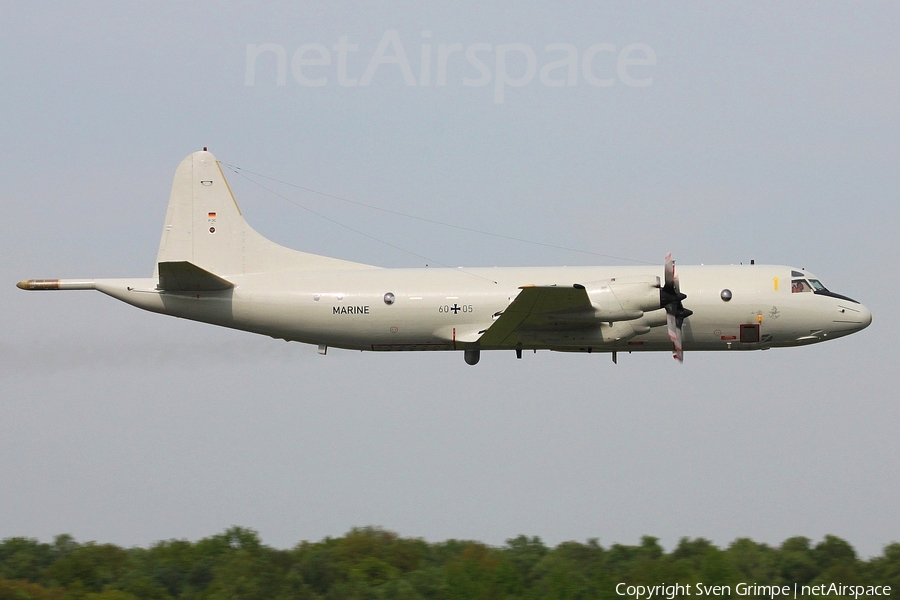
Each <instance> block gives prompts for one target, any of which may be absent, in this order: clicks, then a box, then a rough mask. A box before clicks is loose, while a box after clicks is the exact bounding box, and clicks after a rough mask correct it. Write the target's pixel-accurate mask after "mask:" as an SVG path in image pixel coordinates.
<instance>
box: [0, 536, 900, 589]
mask: <svg viewBox="0 0 900 600" xmlns="http://www.w3.org/2000/svg"><path fill="white" fill-rule="evenodd" d="M698 582H702V583H704V584H706V585H713V584H723V585H731V586H736V585H737V584H738V583H758V584H766V585H775V584H788V585H791V586H793V585H794V583H798V584H801V585H803V584H819V583H842V584H846V585H890V586H891V588H892V596H897V595H898V594H897V592H898V590H900V544H897V543H894V544H890V545H889V546H887V547H885V549H884V553H883V554H882V556H878V557H875V558H872V559H869V560H860V559H859V557H857V555H856V552H855V551H854V550H853V548H852V547H851V546H850V544H848V543H847V542H845V541H844V540H842V539H840V538H837V537H834V536H826V537H825V539H824V540H822V541H821V542H819V543H817V544H813V543H812V542H811V541H810V540H809V539H807V538H804V537H794V538H790V539H788V540H786V541H785V542H784V543H783V544H781V546H779V547H771V546H768V545H766V544H758V543H756V542H754V541H752V540H749V539H746V538H743V539H738V540H736V541H735V542H733V543H732V544H731V545H730V546H728V547H727V548H725V549H719V548H717V547H716V546H714V545H713V544H711V543H710V542H708V541H707V540H704V539H693V540H691V539H687V538H684V539H682V540H681V542H679V544H678V546H677V547H676V548H675V549H674V550H672V551H671V552H668V553H667V552H665V551H664V550H663V548H662V547H661V546H660V545H659V543H658V541H657V540H656V538H652V537H644V538H642V540H641V543H640V544H639V545H636V546H627V545H621V544H614V545H612V546H610V547H608V548H604V547H603V546H601V545H600V544H599V543H598V542H597V540H589V541H588V542H587V543H584V544H582V543H578V542H564V543H562V544H559V545H558V546H556V547H555V548H548V547H547V546H546V545H544V544H543V543H542V542H541V540H540V538H537V537H532V538H528V537H526V536H519V537H517V538H515V539H510V540H508V541H507V543H506V544H505V545H504V546H502V547H499V548H498V547H492V546H487V545H485V544H482V543H479V542H472V541H458V540H450V541H446V542H439V543H428V542H426V541H424V540H421V539H411V538H401V537H399V536H398V535H396V534H394V533H391V532H389V531H384V530H382V529H377V528H361V529H353V530H352V531H350V532H349V533H347V534H346V535H345V536H343V537H339V538H325V539H324V540H322V541H319V542H302V543H300V544H298V545H297V546H296V547H294V548H293V549H290V550H278V549H275V548H270V547H268V546H266V545H264V544H263V543H262V542H261V541H260V539H259V536H258V535H257V533H256V532H254V531H252V530H249V529H244V528H241V527H234V528H231V529H229V530H227V531H225V532H224V533H222V534H220V535H215V536H212V537H209V538H205V539H202V540H199V541H197V542H189V541H183V540H170V541H165V542H158V543H156V544H154V545H153V546H151V547H150V548H120V547H118V546H115V545H112V544H97V543H94V542H88V543H78V542H76V541H75V540H74V539H73V538H72V537H71V536H68V535H60V536H57V538H56V539H55V540H54V542H53V543H50V544H46V543H41V542H39V541H37V540H34V539H27V538H9V539H6V540H3V542H0V600H11V599H16V600H69V599H78V600H133V599H135V598H148V599H154V600H168V599H175V598H184V599H229V600H230V599H242V600H253V599H260V600H262V599H265V600H278V599H289V598H291V599H293V598H297V599H319V598H321V599H335V600H336V599H381V598H384V599H388V598H390V599H396V600H413V599H416V600H418V599H422V600H424V599H441V600H444V599H446V600H455V599H466V600H469V599H485V600H495V599H506V598H509V599H512V598H522V599H531V598H535V599H537V598H541V599H543V598H548V599H564V598H572V599H588V598H616V599H620V600H625V597H624V596H621V595H618V594H617V593H616V585H617V584H619V583H626V584H643V585H657V584H662V583H666V584H674V583H684V584H696V583H698ZM732 589H733V588H732ZM621 590H622V588H620V591H621ZM743 597H747V596H743ZM766 597H768V596H766ZM663 598H664V596H663ZM683 598H684V596H683V595H682V596H679V599H678V600H681V599H683ZM881 598H884V596H881ZM632 600H633V599H632ZM654 600H656V599H654ZM660 600H662V599H660Z"/></svg>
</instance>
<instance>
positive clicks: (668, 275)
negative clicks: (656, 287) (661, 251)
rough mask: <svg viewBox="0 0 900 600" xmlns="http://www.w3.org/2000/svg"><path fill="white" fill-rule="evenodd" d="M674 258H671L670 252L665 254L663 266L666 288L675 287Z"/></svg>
mask: <svg viewBox="0 0 900 600" xmlns="http://www.w3.org/2000/svg"><path fill="white" fill-rule="evenodd" d="M675 281H676V279H675V259H674V258H672V253H671V252H670V253H669V254H666V266H665V283H666V287H667V288H668V289H674V287H675Z"/></svg>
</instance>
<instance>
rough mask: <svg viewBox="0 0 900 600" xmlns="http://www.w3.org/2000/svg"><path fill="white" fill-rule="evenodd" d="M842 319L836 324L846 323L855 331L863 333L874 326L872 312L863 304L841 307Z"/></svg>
mask: <svg viewBox="0 0 900 600" xmlns="http://www.w3.org/2000/svg"><path fill="white" fill-rule="evenodd" d="M840 311H841V317H842V318H841V319H840V320H836V321H835V322H836V323H846V324H848V325H850V326H852V327H853V331H861V330H863V329H865V328H866V327H868V326H869V325H871V324H872V312H871V311H870V310H869V309H868V308H866V307H865V306H863V305H862V304H854V305H852V306H847V305H841V307H840Z"/></svg>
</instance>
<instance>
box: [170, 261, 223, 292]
mask: <svg viewBox="0 0 900 600" xmlns="http://www.w3.org/2000/svg"><path fill="white" fill-rule="evenodd" d="M233 287H234V284H233V283H231V282H230V281H226V280H224V279H222V278H221V277H219V276H218V275H213V274H212V273H210V272H209V271H206V270H204V269H201V268H200V267H198V266H197V265H195V264H192V263H189V262H187V261H186V260H182V261H171V262H161V263H159V289H160V290H164V291H167V292H219V291H222V290H229V289H231V288H233Z"/></svg>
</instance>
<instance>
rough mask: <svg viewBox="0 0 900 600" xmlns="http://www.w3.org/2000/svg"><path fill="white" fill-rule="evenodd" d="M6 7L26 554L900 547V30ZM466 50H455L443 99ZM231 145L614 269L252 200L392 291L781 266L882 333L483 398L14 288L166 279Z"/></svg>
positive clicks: (389, 360)
mask: <svg viewBox="0 0 900 600" xmlns="http://www.w3.org/2000/svg"><path fill="white" fill-rule="evenodd" d="M0 4H2V13H3V19H2V20H0V82H2V83H0V86H2V88H0V89H2V94H0V111H2V114H3V118H2V119H0V140H2V143H0V159H2V160H0V203H2V209H3V217H2V219H0V284H2V285H0V303H2V304H0V305H2V307H3V310H2V311H0V481H2V485H0V538H6V537H10V536H30V537H37V538H40V539H41V540H45V541H47V540H50V539H52V536H54V535H56V534H60V533H71V534H72V535H74V536H75V537H76V538H77V539H79V540H81V541H87V540H97V541H101V542H112V543H116V544H121V545H126V546H128V545H147V544H150V543H152V542H154V541H157V540H161V539H168V538H188V539H198V538H200V537H204V536H209V535H213V534H215V533H218V532H221V531H222V530H223V529H224V528H226V527H228V526H230V525H242V526H246V527H251V528H254V529H256V530H258V531H259V532H260V534H261V536H262V538H263V540H264V541H265V542H266V543H268V544H271V545H274V546H279V547H288V546H291V545H293V544H294V543H296V542H298V541H300V540H303V539H308V540H318V539H321V538H322V537H324V536H326V535H331V536H337V535H341V534H343V533H345V532H346V531H347V530H349V529H350V528H351V527H353V526H364V525H376V526H383V527H385V528H387V529H391V530H394V531H396V532H398V533H400V534H401V535H404V536H420V537H424V538H426V539H429V540H433V541H435V540H444V539H447V538H451V537H453V538H469V539H477V540H481V541H484V542H487V543H491V544H502V543H503V542H504V540H505V539H507V538H510V537H514V536H516V535H518V534H520V533H524V534H527V535H538V536H541V537H542V538H543V539H544V540H545V541H546V542H548V543H550V544H557V543H559V542H561V541H564V540H581V541H584V540H586V539H588V538H593V537H596V538H599V539H600V541H601V543H602V544H604V545H608V544H610V543H613V542H621V543H628V544H633V543H637V542H638V541H639V539H640V536H641V535H644V534H647V535H653V536H657V537H659V538H660V539H661V541H662V543H663V544H664V545H665V546H666V547H669V548H671V547H672V546H673V545H674V544H675V543H677V541H678V539H679V538H680V537H682V536H688V537H698V536H702V537H706V538H708V539H710V540H712V541H713V542H715V543H716V544H719V545H726V544H728V543H730V542H731V541H733V540H734V539H735V538H737V537H742V536H747V537H751V538H752V539H754V540H757V541H761V542H767V543H770V544H779V543H780V542H781V541H783V540H784V539H785V538H787V537H790V536H794V535H803V536H807V537H810V538H812V539H814V540H818V539H821V537H822V536H823V535H825V534H828V533H830V534H834V535H837V536H840V537H842V538H844V539H846V540H848V541H849V542H850V543H851V544H853V545H854V547H856V549H857V550H858V551H859V552H860V553H861V554H862V555H863V556H869V555H874V554H878V553H880V552H881V550H882V548H883V546H884V545H885V544H887V543H890V542H892V541H900V511H897V498H898V497H900V473H898V470H897V468H896V466H897V464H900V441H898V437H897V431H898V430H900V407H898V401H897V390H898V389H900V372H898V369H897V368H896V359H897V344H896V339H895V337H896V332H897V331H898V330H900V322H898V321H900V320H898V318H897V311H896V306H895V304H896V300H897V298H898V291H900V290H898V285H897V278H898V275H900V274H898V268H897V261H898V258H900V252H898V242H897V232H896V228H897V224H898V216H900V209H898V206H900V169H898V164H900V142H898V140H900V113H898V111H897V106H898V102H900V53H898V51H897V45H896V32H897V29H898V26H900V8H898V5H897V4H896V3H887V2H879V3H874V2H873V3H852V4H850V3H843V2H841V3H831V2H814V3H813V2H810V3H790V4H784V3H781V2H772V3H759V2H756V3H752V4H739V3H730V2H720V3H706V2H703V3H693V4H692V3H679V4H677V5H675V4H671V3H662V2H660V3H653V2H641V3H636V2H607V3H603V5H602V7H601V6H598V3H596V2H580V3H567V4H566V6H565V7H562V8H561V7H557V6H547V5H545V4H543V3H537V2H522V1H516V2H499V3H493V6H492V7H489V6H485V3H482V2H475V3H461V2H456V3H448V4H445V5H432V4H431V3H428V4H427V6H421V5H420V3H412V2H410V3H394V4H392V5H390V6H391V8H385V7H384V6H383V5H382V6H381V7H377V6H375V5H373V4H370V3H364V2H356V3H352V2H343V3H340V4H341V5H340V6H338V5H336V4H335V3H321V4H300V3H288V2H285V3H267V4H264V5H263V6H258V5H257V3H251V2H230V3H218V4H213V3H207V2H193V3H156V2H147V3H140V4H138V5H133V4H132V3H115V2H106V3H99V2H98V3H90V2H87V3H85V2H81V3H77V2H76V3H67V4H60V3H40V2H34V3H31V2H29V3H25V2H13V1H7V2H2V3H0ZM343 38H345V39H343ZM342 39H343V41H342ZM264 44H270V45H271V46H263V45H264ZM553 44H559V45H563V46H554V47H552V48H551V49H549V50H548V48H547V47H548V46H550V45H553ZM441 47H443V48H444V51H445V52H446V51H448V50H453V49H454V48H455V49H457V50H456V51H455V52H451V53H450V54H446V53H445V55H444V61H445V65H446V66H445V68H443V70H442V67H441V65H440V60H441V59H440V51H441ZM341 48H344V49H343V50H341ZM354 48H355V49H354ZM379 48H382V50H383V51H382V52H379ZM398 50H402V59H401V57H400V54H399V53H398ZM282 51H283V55H284V57H285V62H284V67H283V69H282V70H281V71H280V70H279V64H278V57H279V54H280V53H281V52H282ZM467 53H470V54H467ZM257 54H258V56H257ZM570 55H571V56H574V57H575V62H574V63H572V64H573V65H574V67H575V68H574V69H571V70H570V69H569V67H568V65H569V63H567V62H565V60H563V59H567V58H568V57H569V56H570ZM423 56H425V57H426V59H427V60H426V61H425V62H426V63H427V68H424V69H423V66H422V63H423ZM248 57H249V58H248ZM379 57H380V58H379ZM468 57H471V59H470V58H468ZM530 58H533V62H531V63H529V59H530ZM316 61H319V63H326V62H327V63H329V64H314V63H315V62H316ZM554 63H555V64H554ZM248 64H249V65H250V66H249V67H248ZM406 64H408V65H409V70H408V71H407V70H406V68H405V66H406ZM585 64H587V70H585V68H584V65H585ZM479 65H483V66H481V67H479ZM441 74H442V75H443V79H441V77H440V75H441ZM498 82H499V83H498ZM351 83H355V85H351ZM311 84H316V85H315V86H313V85H311ZM439 84H440V85H439ZM203 146H209V148H210V150H211V151H213V152H214V153H215V155H216V156H217V158H218V159H219V160H221V161H223V162H226V163H229V164H232V165H237V166H239V167H242V168H244V169H248V170H250V171H255V172H257V173H261V174H263V175H266V176H268V177H273V178H276V179H279V180H282V181H286V182H290V183H292V184H296V185H298V186H303V187H306V188H311V189H314V190H318V191H321V192H325V193H328V194H332V195H336V196H340V197H342V198H347V199H351V200H354V201H358V202H363V203H367V204H372V205H377V206H379V207H383V208H385V209H389V210H393V211H398V212H402V213H407V214H413V215H417V216H421V217H424V218H428V219H432V220H436V221H441V222H446V223H451V224H455V225H459V226H462V227H468V228H474V229H480V230H487V231H491V232H495V233H496V234H499V235H503V236H512V237H518V238H524V239H528V240H533V241H535V242H541V243H544V244H553V245H557V246H565V247H570V248H574V249H578V250H582V251H584V252H568V251H563V250H558V249H552V248H549V247H547V246H541V245H537V244H523V243H516V242H511V241H509V240H507V239H503V238H500V237H491V236H484V235H477V234H474V233H469V232H465V231H462V230H459V229H452V228H447V227H438V226H434V225H427V224H424V223H422V222H420V221H415V220H411V219H404V218H401V217H396V216H391V215H388V214H386V213H383V212H377V211H371V210H368V209H365V208H362V207H360V206H357V205H352V204H348V203H345V202H340V201H337V200H334V199H329V198H327V197H323V196H316V195H313V194H310V193H308V192H304V191H301V190H299V189H297V188H291V187H287V186H283V185H278V184H272V183H271V182H269V183H265V180H258V181H259V182H263V183H265V185H266V186H267V187H271V189H273V190H274V191H275V192H277V194H278V195H275V194H273V193H270V192H268V191H266V190H264V189H263V188H261V187H259V186H257V185H255V184H253V183H252V182H250V181H249V180H247V179H244V178H242V177H240V176H238V175H236V174H234V173H232V172H231V171H229V170H226V175H227V176H228V177H229V180H230V183H231V184H232V187H233V189H234V191H235V194H236V196H237V198H238V201H239V202H240V204H241V207H242V209H243V211H244V214H245V216H246V218H247V219H248V221H249V222H250V223H251V225H252V226H253V227H254V228H256V229H257V230H258V231H260V232H261V233H263V234H264V235H266V236H268V237H270V238H272V239H274V240H276V241H278V242H279V243H282V244H285V245H287V246H290V247H293V248H297V249H301V250H304V251H308V252H315V253H321V254H327V255H331V256H336V257H339V258H343V259H348V260H353V261H359V262H367V263H373V264H377V265H381V266H388V267H389V266H419V265H423V264H425V263H426V262H429V263H431V264H432V266H434V265H439V264H446V265H452V266H458V265H466V266H493V265H502V266H507V265H509V266H525V265H561V264H565V265H575V264H634V263H633V262H631V261H644V262H651V263H655V262H659V263H660V264H661V263H662V260H663V257H664V256H665V254H666V253H667V252H670V251H671V252H673V253H675V255H676V257H677V259H678V260H679V262H680V263H681V264H695V263H706V264H713V263H725V264H728V263H738V262H742V261H743V262H748V261H749V260H751V259H755V260H756V262H757V263H775V264H787V265H793V266H796V267H805V268H807V269H809V270H810V271H812V272H813V273H815V274H816V275H818V276H819V277H820V278H821V279H822V281H823V282H824V283H825V284H826V285H827V286H828V287H829V288H831V289H832V290H834V291H836V292H838V293H841V294H845V295H849V296H851V297H854V298H857V299H859V300H860V301H862V302H863V303H864V304H866V306H868V307H869V308H870V309H871V310H872V312H873V314H874V323H873V324H872V326H871V327H869V328H868V329H866V330H865V331H863V332H861V333H858V334H856V335H853V336H851V337H848V338H844V339H840V340H835V341H832V342H829V343H825V344H819V345H816V346H812V347H806V348H797V349H783V350H778V349H776V350H771V351H768V352H756V353H729V354H726V353H706V354H702V353H695V354H688V355H687V356H686V358H685V362H684V364H683V365H678V364H677V363H676V362H675V361H673V360H672V359H671V357H670V356H669V355H668V354H665V353H662V354H643V355H642V354H634V355H627V356H620V357H619V364H618V365H613V364H612V362H611V360H610V357H609V355H605V354H599V355H598V354H593V355H584V356H581V355H565V354H555V353H550V352H540V353H538V354H536V355H535V354H528V355H525V356H524V357H523V359H522V360H521V361H517V360H516V359H515V355H514V353H512V352H504V353H487V354H486V355H484V356H482V359H481V362H480V363H479V364H478V365H477V366H476V367H469V366H468V365H466V364H465V363H464V362H463V358H462V355H461V353H406V354H388V355H385V354H372V353H359V352H350V351H341V350H330V351H329V352H328V355H327V356H325V357H322V356H319V355H317V353H316V349H315V348H314V347H312V346H305V345H301V344H286V343H284V342H279V341H274V340H271V339H268V338H264V337H260V336H254V335H251V334H248V333H241V332H235V331H229V330H225V329H218V328H216V327H213V326H209V325H201V324H197V323H191V322H187V321H182V320H177V319H174V318H170V317H163V316H159V315H154V314H150V313H145V312H142V311H140V310H138V309H135V308H132V307H129V306H127V305H124V304H121V303H118V302H116V301H115V300H113V299H111V298H108V297H106V296H103V295H102V294H100V293H97V292H68V293H63V292H58V293H26V292H23V291H20V290H18V289H16V288H15V283H16V282H17V281H19V280H21V279H26V278H55V277H64V278H77V277H128V276H139V277H142V276H149V275H150V274H151V273H152V269H153V261H154V258H155V256H156V250H157V246H158V243H159V237H160V234H161V230H162V220H163V216H164V214H165V209H166V203H167V201H168V194H169V188H170V186H171V182H172V175H173V173H174V169H175V167H176V165H177V164H178V163H179V161H180V160H181V159H182V158H183V157H184V156H186V155H187V154H189V153H191V152H193V151H196V150H200V149H201V147H203ZM279 195H280V196H285V197H287V198H288V199H289V200H291V202H296V203H300V204H303V205H304V206H307V207H308V208H310V209H312V210H315V211H317V212H320V213H322V214H324V215H325V216H327V217H328V218H329V219H333V220H336V221H339V222H340V223H342V224H343V225H346V226H348V227H352V228H355V229H358V230H361V231H363V232H364V233H365V234H367V235H369V236H372V237H374V238H377V239H378V240H382V241H386V242H389V243H390V244H391V245H387V244H384V243H379V242H377V241H373V240H372V239H371V238H368V237H365V236H362V235H358V234H356V233H353V232H351V231H350V230H348V229H346V228H343V227H340V226H337V225H335V224H333V223H332V222H330V221H327V220H323V219H320V218H319V217H317V216H315V215H313V214H312V213H310V212H307V211H304V210H303V209H301V208H299V207H298V206H296V204H292V203H291V202H288V201H285V200H284V199H282V198H281V197H279ZM393 246H398V247H400V248H403V249H405V250H408V252H402V251H399V250H397V249H396V248H394V247H393ZM589 253H595V254H594V255H591V254H589ZM602 255H611V256H617V257H621V258H622V259H627V260H617V259H612V258H606V257H604V256H602ZM423 257H425V258H423ZM426 258H427V260H425V259H426ZM660 273H662V267H660ZM523 283H527V282H523Z"/></svg>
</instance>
